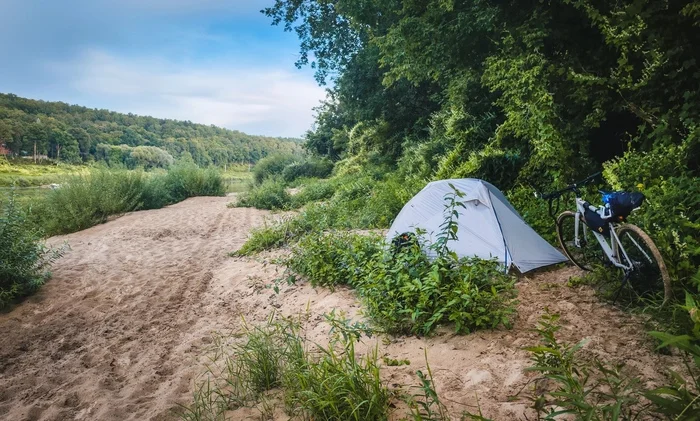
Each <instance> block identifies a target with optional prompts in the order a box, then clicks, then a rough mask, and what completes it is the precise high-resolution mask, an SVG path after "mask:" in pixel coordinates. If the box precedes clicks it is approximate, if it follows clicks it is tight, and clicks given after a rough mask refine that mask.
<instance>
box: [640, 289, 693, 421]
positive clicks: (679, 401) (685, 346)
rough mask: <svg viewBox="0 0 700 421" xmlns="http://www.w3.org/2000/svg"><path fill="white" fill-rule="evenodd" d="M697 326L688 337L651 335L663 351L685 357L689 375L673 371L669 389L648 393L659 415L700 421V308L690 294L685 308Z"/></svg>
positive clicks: (682, 420) (687, 420)
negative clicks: (672, 349)
mask: <svg viewBox="0 0 700 421" xmlns="http://www.w3.org/2000/svg"><path fill="white" fill-rule="evenodd" d="M682 308H683V309H684V310H685V311H687V312H688V313H689V315H690V318H691V320H692V322H693V324H694V326H693V328H692V330H691V331H690V332H689V333H688V334H686V335H670V334H668V333H665V332H650V334H651V335H652V336H653V337H654V338H656V339H658V340H660V341H661V344H660V345H659V348H664V347H673V348H676V349H678V350H680V351H681V352H682V353H683V358H684V360H685V366H686V369H687V372H686V373H684V375H681V374H679V373H677V372H674V371H671V373H670V376H669V377H670V380H671V383H670V384H669V385H665V386H662V387H660V388H657V389H654V390H651V391H648V392H647V393H646V394H645V396H646V397H647V398H648V399H649V400H650V401H652V402H653V403H654V404H655V405H656V411H657V412H658V413H659V414H663V415H665V416H666V417H668V418H671V419H674V420H678V421H691V420H697V416H698V414H699V413H700V306H698V303H697V302H696V300H695V299H694V298H693V297H692V295H690V294H688V293H686V298H685V306H683V307H682Z"/></svg>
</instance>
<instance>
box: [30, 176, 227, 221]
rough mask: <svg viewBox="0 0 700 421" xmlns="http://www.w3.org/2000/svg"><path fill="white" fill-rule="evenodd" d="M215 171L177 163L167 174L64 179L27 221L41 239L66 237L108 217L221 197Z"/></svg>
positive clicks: (221, 187) (219, 179)
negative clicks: (42, 233) (39, 229)
mask: <svg viewBox="0 0 700 421" xmlns="http://www.w3.org/2000/svg"><path fill="white" fill-rule="evenodd" d="M224 193H225V189H224V185H223V181H222V178H221V175H220V174H219V173H218V171H216V170H215V169H200V168H198V167H196V166H194V164H180V165H177V166H174V167H172V168H171V169H170V170H169V171H167V172H158V173H144V172H143V171H127V170H116V169H111V170H107V169H95V170H93V171H91V172H90V173H87V174H82V175H74V176H70V177H68V178H66V179H65V180H64V181H63V182H62V183H61V187H60V188H59V189H56V190H53V191H51V192H50V193H49V194H47V195H46V196H45V198H44V199H43V200H42V201H39V202H38V203H37V204H36V205H35V209H34V212H32V219H33V220H34V221H35V222H36V223H38V224H40V225H41V226H42V227H43V228H44V231H45V233H46V234H48V235H54V234H67V233H71V232H75V231H79V230H82V229H85V228H89V227H91V226H94V225H97V224H100V223H103V222H105V221H107V218H108V217H109V216H110V215H116V214H121V213H125V212H131V211H135V210H139V209H156V208H161V207H163V206H165V205H169V204H172V203H176V202H179V201H182V200H184V199H186V198H188V197H193V196H216V195H218V196H222V195H224Z"/></svg>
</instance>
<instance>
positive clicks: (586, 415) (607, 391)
mask: <svg viewBox="0 0 700 421" xmlns="http://www.w3.org/2000/svg"><path fill="white" fill-rule="evenodd" d="M558 320H559V316H558V315H553V314H549V313H547V314H545V315H544V316H543V317H542V319H541V320H540V323H539V324H538V326H537V327H536V331H537V332H538V333H539V335H540V338H541V343H540V345H538V346H532V347H528V348H525V349H526V350H527V351H529V352H530V354H531V359H532V361H533V366H532V367H530V368H529V369H528V370H529V371H534V372H537V373H539V374H540V375H541V377H539V378H538V379H536V380H535V387H534V389H533V391H532V393H531V394H530V395H529V396H528V399H529V400H530V401H531V402H532V404H533V408H534V409H535V410H536V411H537V414H538V419H545V420H554V419H557V417H559V416H561V415H565V414H570V415H573V416H574V417H575V418H576V419H585V420H600V421H603V420H605V421H608V420H610V421H612V420H634V419H639V418H640V417H642V416H643V415H644V414H648V403H647V402H646V400H645V399H644V397H643V395H642V392H643V390H642V387H641V386H640V380H639V379H638V378H636V377H630V376H627V375H626V374H625V373H624V370H623V369H624V366H623V365H622V364H619V365H610V364H608V363H605V362H603V361H600V360H598V359H594V360H593V362H592V363H585V362H582V361H581V360H580V359H579V358H578V356H577V354H578V352H579V350H580V349H581V348H582V346H583V345H584V343H585V341H581V342H579V343H578V344H576V345H569V344H564V343H561V342H559V341H558V340H557V338H556V333H557V331H558V330H559V324H558Z"/></svg>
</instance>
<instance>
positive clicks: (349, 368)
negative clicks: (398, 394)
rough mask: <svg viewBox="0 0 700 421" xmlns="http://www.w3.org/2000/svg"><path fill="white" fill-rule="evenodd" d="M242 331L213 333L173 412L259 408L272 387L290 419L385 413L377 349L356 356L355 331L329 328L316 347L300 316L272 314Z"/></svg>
mask: <svg viewBox="0 0 700 421" xmlns="http://www.w3.org/2000/svg"><path fill="white" fill-rule="evenodd" d="M335 327H336V328H338V329H341V328H342V326H340V325H339V324H337V323H336V326H335ZM336 332H338V331H337V330H336ZM243 334H244V336H243V340H240V339H237V336H238V335H236V336H234V337H218V338H217V339H216V341H215V345H214V347H213V349H212V353H211V354H210V362H209V364H208V365H207V373H206V376H205V378H204V379H203V380H201V381H200V382H198V384H197V385H196V387H195V394H194V396H193V400H192V402H191V404H190V405H187V406H183V407H182V408H181V410H180V411H179V414H178V415H179V416H180V418H182V419H185V420H218V419H224V415H225V412H226V411H228V410H232V409H236V408H239V407H242V406H247V407H258V409H260V410H261V412H263V411H265V412H266V411H269V407H267V406H266V405H264V404H263V405H261V402H262V403H264V402H263V401H264V400H265V399H266V397H265V393H264V392H267V391H270V390H272V389H278V391H279V393H280V394H281V397H282V400H283V401H284V404H285V408H286V411H287V413H288V414H290V415H291V416H292V417H294V418H295V419H297V418H298V419H313V420H318V421H324V420H329V421H330V420H356V421H360V420H385V419H387V416H388V409H389V400H390V397H391V395H390V393H389V390H388V389H387V387H386V385H385V384H384V383H383V382H382V381H381V379H380V376H379V371H380V366H379V364H380V362H379V361H380V360H379V357H378V353H377V351H376V349H375V350H374V351H373V352H370V353H368V354H366V355H365V356H364V357H362V358H358V357H357V355H356V353H355V341H356V340H358V338H357V337H356V336H355V335H352V334H347V333H345V334H342V333H339V334H335V335H333V336H332V339H331V343H330V344H329V345H328V346H322V345H318V344H315V343H312V342H310V341H309V340H307V339H306V335H305V334H304V332H303V331H302V330H301V325H300V323H299V321H296V320H292V319H274V318H273V317H270V318H269V319H268V321H267V323H266V324H265V325H263V326H259V327H254V328H246V329H245V330H244V332H243Z"/></svg>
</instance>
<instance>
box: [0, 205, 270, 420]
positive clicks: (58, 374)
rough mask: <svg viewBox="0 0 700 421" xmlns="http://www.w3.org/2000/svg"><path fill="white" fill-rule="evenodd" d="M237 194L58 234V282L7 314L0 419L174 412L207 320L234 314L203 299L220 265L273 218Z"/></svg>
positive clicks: (0, 359)
mask: <svg viewBox="0 0 700 421" xmlns="http://www.w3.org/2000/svg"><path fill="white" fill-rule="evenodd" d="M229 201H230V199H227V198H210V197H202V198H193V199H189V200H186V201H184V202H182V203H179V204H177V205H173V206H170V207H167V208H164V209H159V210H152V211H142V212H135V213H131V214H127V215H125V216H123V217H121V218H119V219H117V220H114V221H111V222H109V223H107V224H104V225H100V226H97V227H93V228H91V229H88V230H85V231H81V232H78V233H75V234H71V235H67V236H63V237H54V238H52V239H51V240H50V242H51V243H52V244H60V243H62V242H63V241H66V242H68V243H69V244H70V246H71V250H70V251H69V252H67V253H66V255H65V256H64V257H63V258H62V259H61V260H59V261H58V262H57V263H56V264H55V265H54V276H53V279H52V280H51V281H50V282H49V283H48V284H47V285H46V286H45V287H44V288H43V289H42V290H41V291H40V292H39V293H38V294H37V295H36V296H34V297H32V298H30V299H28V300H27V301H26V302H24V303H23V304H21V305H19V306H18V307H17V308H15V309H13V310H12V311H10V312H9V313H7V314H0V419H8V420H9V419H12V420H25V419H26V420H63V419H81V420H82V419H84V420H95V419H99V420H127V419H128V420H144V419H168V418H172V414H171V413H170V409H171V408H172V407H173V405H174V402H177V401H179V400H181V399H182V397H183V395H186V394H188V393H189V387H190V385H191V379H192V375H193V374H194V373H193V370H194V367H193V364H192V362H193V361H194V359H195V358H196V357H197V356H198V355H199V354H200V353H201V351H202V349H203V347H205V346H206V343H207V341H208V337H209V331H207V329H206V328H205V327H203V326H202V323H201V320H202V319H205V320H212V323H216V324H225V323H227V321H229V320H230V319H232V318H235V317H236V316H235V315H234V314H231V313H230V312H229V311H226V309H224V308H222V307H220V306H218V305H215V304H213V303H211V302H208V301H202V299H203V295H204V293H205V292H207V290H208V289H209V286H210V282H211V280H212V277H213V272H214V271H215V270H216V269H217V268H218V267H219V266H220V265H222V264H223V262H224V261H225V259H226V253H227V252H228V251H231V250H234V249H236V248H238V247H239V246H240V245H241V244H242V242H243V241H244V240H245V238H246V236H247V233H248V232H249V231H250V228H251V227H252V226H254V225H256V224H260V223H261V222H262V220H263V218H264V216H265V213H264V212H261V211H257V210H252V209H227V208H226V203H227V202H229ZM198 321H199V322H200V323H197V322H198ZM205 326H206V325H205Z"/></svg>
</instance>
